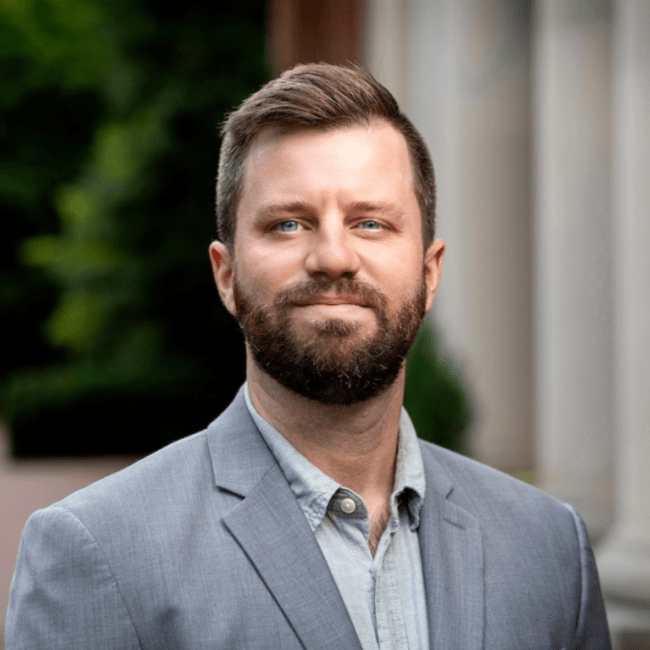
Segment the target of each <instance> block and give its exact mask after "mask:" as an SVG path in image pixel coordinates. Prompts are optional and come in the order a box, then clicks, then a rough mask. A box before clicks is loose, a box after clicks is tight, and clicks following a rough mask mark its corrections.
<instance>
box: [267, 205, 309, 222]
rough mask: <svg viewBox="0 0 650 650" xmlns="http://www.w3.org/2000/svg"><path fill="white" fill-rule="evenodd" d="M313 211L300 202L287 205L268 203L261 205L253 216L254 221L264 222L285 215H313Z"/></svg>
mask: <svg viewBox="0 0 650 650" xmlns="http://www.w3.org/2000/svg"><path fill="white" fill-rule="evenodd" d="M313 213H314V210H313V208H311V207H310V206H309V205H308V204H307V203H303V202H302V201H290V202H288V203H269V204H267V205H263V206H261V207H260V208H259V210H258V211H257V212H256V214H255V220H256V221H266V220H268V219H273V218H275V217H283V216H286V215H298V214H313Z"/></svg>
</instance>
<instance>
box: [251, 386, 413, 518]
mask: <svg viewBox="0 0 650 650" xmlns="http://www.w3.org/2000/svg"><path fill="white" fill-rule="evenodd" d="M244 395H245V398H246V406H247V407H248V410H249V411H250V414H251V417H252V418H253V421H254V422H255V424H256V426H257V428H258V429H259V431H260V433H261V434H262V438H264V441H265V442H266V444H267V445H268V447H269V449H270V450H271V453H272V454H273V456H274V457H275V460H276V461H277V463H278V465H279V466H280V469H281V470H282V472H283V473H284V476H285V478H286V479H287V481H288V482H289V485H290V486H291V489H292V490H293V493H294V494H295V495H296V499H297V500H298V504H299V505H300V508H301V510H302V511H303V512H304V513H305V517H307V521H308V522H309V525H310V526H311V529H312V530H315V529H316V528H317V527H318V525H319V524H320V523H321V521H322V520H323V517H325V513H326V512H327V507H328V504H329V503H330V500H331V499H332V497H333V496H334V494H335V493H336V492H337V491H338V490H340V489H343V486H342V485H340V484H339V483H337V482H336V481H335V480H334V479H332V478H330V477H329V476H327V475H326V474H325V473H323V472H322V471H321V470H320V469H318V467H316V466H315V465H314V464H312V463H311V462H310V461H309V460H307V458H305V457H304V456H303V455H302V454H301V453H300V452H299V451H298V450H297V449H296V448H295V447H294V446H293V445H292V444H291V443H290V442H289V441H288V440H287V439H286V438H285V437H284V436H283V435H282V434H281V433H280V432H279V431H278V430H277V429H275V428H274V427H273V426H271V425H270V424H269V423H268V422H267V421H266V420H265V419H264V418H263V417H262V416H261V415H260V414H259V413H258V411H257V409H256V408H255V406H254V405H253V402H252V400H251V397H250V391H249V390H248V383H246V384H244ZM424 492H425V478H424V464H423V462H422V454H421V453H420V446H419V444H418V440H417V435H416V433H415V429H414V427H413V423H412V422H411V418H410V417H409V415H408V413H407V412H406V410H405V409H404V408H402V413H401V416H400V429H399V439H398V446H397V463H396V467H395V484H394V490H393V493H392V495H391V514H392V516H393V517H396V516H397V509H398V507H399V503H400V501H401V502H403V503H404V504H405V505H406V507H407V509H408V513H409V520H410V528H411V530H415V529H416V528H417V527H418V525H419V523H420V508H421V506H422V501H423V499H424Z"/></svg>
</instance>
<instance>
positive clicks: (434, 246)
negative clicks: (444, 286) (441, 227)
mask: <svg viewBox="0 0 650 650" xmlns="http://www.w3.org/2000/svg"><path fill="white" fill-rule="evenodd" d="M444 257H445V242H444V241H443V240H442V239H435V240H434V241H432V242H431V244H429V247H428V248H427V250H426V251H425V253H424V275H425V281H426V285H427V303H426V309H427V311H429V309H431V306H432V305H433V299H434V298H435V297H436V293H438V285H439V284H440V274H441V273H442V262H443V259H444Z"/></svg>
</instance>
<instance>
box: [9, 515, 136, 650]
mask: <svg viewBox="0 0 650 650" xmlns="http://www.w3.org/2000/svg"><path fill="white" fill-rule="evenodd" d="M5 643H6V649H7V650H27V649H28V648H29V650H56V649H59V648H60V649H64V648H65V650H89V649H90V648H92V649H93V650H135V649H136V648H137V649H140V648H141V647H142V646H141V644H140V642H139V640H138V636H137V634H136V630H135V627H134V625H133V621H132V619H131V616H130V614H129V611H128V609H127V607H126V605H125V602H124V599H123V598H122V594H121V593H120V590H119V586H118V584H117V583H116V581H115V578H114V576H113V574H112V572H111V568H110V566H109V565H108V563H107V561H106V558H105V557H104V554H103V553H102V550H101V549H100V547H99V546H98V545H97V542H96V541H95V539H94V538H93V536H92V535H91V533H90V531H89V530H88V529H87V528H86V526H84V524H83V523H82V522H81V521H80V520H79V519H78V518H77V517H76V516H75V515H74V514H72V513H71V512H70V511H69V510H67V509H65V508H62V507H60V506H51V507H49V508H46V509H45V510H39V511H37V512H35V513H34V514H33V515H32V516H31V517H30V518H29V519H28V521H27V524H26V525H25V530H24V532H23V537H22V540H21V544H20V549H19V552H18V561H17V565H16V572H15V574H14V578H13V581H12V585H11V592H10V596H9V608H8V610H7V621H6V627H5Z"/></svg>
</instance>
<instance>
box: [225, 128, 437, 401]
mask: <svg viewBox="0 0 650 650" xmlns="http://www.w3.org/2000/svg"><path fill="white" fill-rule="evenodd" d="M443 250H444V244H443V243H442V242H441V241H440V240H437V241H436V242H434V243H433V244H432V245H431V246H430V247H429V248H428V249H427V251H424V250H423V246H422V227H421V217H420V212H419V206H418V203H417V200H416V197H415V193H414V190H413V177H412V172H411V165H410V160H409V155H408V151H407V147H406V142H405V141H404V138H403V136H402V135H401V134H400V133H399V132H398V131H397V130H395V129H394V128H393V127H392V126H390V125H388V124H387V123H384V122H375V123H373V124H371V125H370V126H363V125H360V126H351V127H346V128H341V129H334V130H329V131H313V130H298V131H291V132H288V133H287V132H283V131H280V130H278V129H268V130H266V131H263V132H262V133H261V134H260V135H259V136H258V137H257V138H256V140H255V141H254V142H253V145H252V147H251V150H250V153H249V156H248V159H247V164H246V169H245V172H244V179H243V190H242V195H241V199H240V202H239V207H238V213H237V228H236V237H235V245H234V256H233V257H234V259H230V258H229V255H228V253H227V251H226V250H225V247H223V245H220V244H213V247H212V260H213V265H214V267H215V277H216V279H217V284H218V286H219V290H220V293H221V296H222V299H223V300H224V304H225V305H226V307H227V308H228V309H229V311H230V312H231V313H233V315H235V316H236V317H237V318H238V320H239V322H240V324H241V326H242V329H243V330H244V335H245V337H246V342H247V345H248V348H249V351H250V353H251V354H252V356H253V359H254V362H255V363H257V364H258V365H259V366H260V368H261V369H262V370H264V371H265V372H267V373H268V374H269V375H270V376H271V377H273V378H274V379H276V380H277V381H279V382H280V383H281V384H283V385H284V386H286V387H287V388H289V389H291V390H293V391H295V392H297V393H299V394H301V395H304V396H305V397H310V398H313V399H317V400H319V401H321V402H325V403H333V404H351V403H355V402H359V401H363V400H365V399H368V398H370V397H373V396H374V395H377V394H378V393H380V392H381V391H382V390H384V389H385V388H387V387H388V386H389V385H390V384H392V383H393V382H394V381H395V379H396V377H397V376H398V374H399V373H400V371H401V370H402V367H403V360H404V357H405V355H406V352H407V351H408V349H409V347H410V345H411V343H412V341H413V339H414V337H415V335H416V333H417V330H418V328H419V326H420V323H421V321H422V318H423V316H424V314H425V313H426V311H427V310H428V309H429V308H430V307H431V302H432V301H433V296H434V294H435V290H436V288H437V283H438V277H439V273H440V268H441V265H442V254H443Z"/></svg>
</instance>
